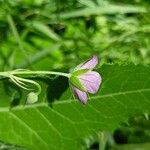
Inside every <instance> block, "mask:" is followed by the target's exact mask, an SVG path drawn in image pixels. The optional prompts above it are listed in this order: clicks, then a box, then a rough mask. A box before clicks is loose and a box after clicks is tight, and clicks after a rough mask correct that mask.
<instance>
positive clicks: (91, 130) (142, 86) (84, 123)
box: [0, 65, 150, 150]
mask: <svg viewBox="0 0 150 150" xmlns="http://www.w3.org/2000/svg"><path fill="white" fill-rule="evenodd" d="M98 71H99V72H100V74H101V76H102V79H103V82H102V86H101V88H100V90H99V92H98V93H97V94H96V95H90V100H89V102H88V104H87V105H81V104H80V103H79V102H76V101H75V100H74V99H72V96H71V93H70V91H69V90H66V92H64V93H63V94H62V95H61V97H59V100H57V101H54V102H53V103H52V104H51V105H49V104H48V103H47V102H46V101H45V100H44V101H40V102H39V103H37V104H33V105H28V106H23V105H19V106H17V107H14V108H12V109H10V108H9V106H8V104H9V101H10V100H11V98H12V95H5V94H6V93H5V92H6V90H4V88H3V82H2V81H1V84H0V85H1V89H0V93H1V95H0V101H2V102H3V101H4V100H6V101H7V102H8V103H6V102H5V103H4V104H3V105H2V106H1V107H0V120H1V121H0V140H1V141H4V142H7V143H10V144H15V145H20V146H23V147H26V148H28V149H32V150H41V149H45V150H49V149H53V150H57V149H59V150H60V149H62V150H67V149H68V150H70V149H72V150H76V149H80V147H81V146H82V145H83V144H84V140H85V138H88V137H89V136H90V135H91V134H95V133H97V132H100V131H104V130H105V131H113V130H114V129H116V128H117V127H119V126H120V125H121V123H123V122H127V121H128V118H129V117H130V116H133V115H136V114H143V113H145V114H146V113H150V67H143V66H134V65H128V66H115V65H114V66H113V65H111V66H103V67H101V68H100V69H98ZM49 84H50V83H49ZM62 84H63V83H62ZM49 86H50V85H49ZM60 87H61V83H60ZM47 88H48V87H47ZM58 91H59V87H57V89H55V92H56V93H57V92H58ZM55 92H53V94H55ZM45 93H46V91H45ZM45 93H42V95H41V96H40V98H41V99H42V98H43V99H46V97H47V96H46V94H45ZM47 98H48V97H47ZM47 101H48V100H47Z"/></svg>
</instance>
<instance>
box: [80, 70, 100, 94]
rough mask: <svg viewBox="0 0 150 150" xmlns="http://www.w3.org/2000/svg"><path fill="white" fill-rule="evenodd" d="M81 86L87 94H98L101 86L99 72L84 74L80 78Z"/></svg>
mask: <svg viewBox="0 0 150 150" xmlns="http://www.w3.org/2000/svg"><path fill="white" fill-rule="evenodd" d="M78 78H79V80H80V82H81V84H82V85H83V86H84V87H85V89H86V90H87V92H89V93H92V94H94V93H96V92H97V91H98V89H99V86H100V84H101V81H102V79H101V76H100V74H99V73H98V72H95V71H91V72H87V73H85V74H82V75H80V76H78Z"/></svg>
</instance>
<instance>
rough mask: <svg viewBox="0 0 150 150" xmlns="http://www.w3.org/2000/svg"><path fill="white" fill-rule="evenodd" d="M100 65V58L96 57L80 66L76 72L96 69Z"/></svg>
mask: <svg viewBox="0 0 150 150" xmlns="http://www.w3.org/2000/svg"><path fill="white" fill-rule="evenodd" d="M97 64H98V57H97V56H96V55H94V56H93V57H92V58H91V59H89V60H87V61H86V62H84V63H82V64H80V65H78V66H77V67H76V68H75V70H80V69H94V68H95V67H96V65H97Z"/></svg>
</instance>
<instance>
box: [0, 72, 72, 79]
mask: <svg viewBox="0 0 150 150" xmlns="http://www.w3.org/2000/svg"><path fill="white" fill-rule="evenodd" d="M10 74H13V75H59V76H64V77H67V78H69V77H70V74H69V73H62V72H55V71H6V72H0V76H5V77H9V76H10Z"/></svg>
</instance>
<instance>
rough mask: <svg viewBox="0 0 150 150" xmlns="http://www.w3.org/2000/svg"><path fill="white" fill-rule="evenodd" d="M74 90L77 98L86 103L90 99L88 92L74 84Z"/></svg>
mask: <svg viewBox="0 0 150 150" xmlns="http://www.w3.org/2000/svg"><path fill="white" fill-rule="evenodd" d="M72 90H73V95H74V97H75V98H77V99H78V100H79V101H80V102H81V103H83V104H86V102H87V99H88V97H87V94H86V92H83V91H81V90H79V89H77V88H76V87H74V86H73V87H72Z"/></svg>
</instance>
